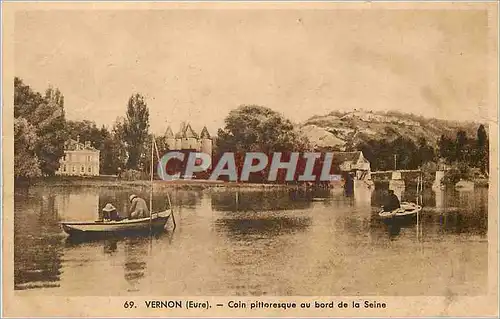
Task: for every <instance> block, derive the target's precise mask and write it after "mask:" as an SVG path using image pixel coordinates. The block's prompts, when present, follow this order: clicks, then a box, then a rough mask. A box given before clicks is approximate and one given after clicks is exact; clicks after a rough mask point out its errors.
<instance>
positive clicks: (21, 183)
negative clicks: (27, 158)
mask: <svg viewBox="0 0 500 319" xmlns="http://www.w3.org/2000/svg"><path fill="white" fill-rule="evenodd" d="M15 186H16V187H31V186H42V187H43V186H52V187H54V186H55V187H57V186H83V187H108V188H149V187H150V186H151V184H150V181H149V180H134V181H130V180H123V179H119V178H118V177H116V176H88V177H84V176H53V177H45V178H38V179H32V180H16V181H15ZM296 187H297V186H296V185H286V184H253V183H237V182H223V181H207V180H177V181H163V180H154V181H153V188H154V189H155V190H162V189H182V190H213V191H218V190H222V189H224V190H226V189H241V190H258V191H262V190H275V189H291V188H296Z"/></svg>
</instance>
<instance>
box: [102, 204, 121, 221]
mask: <svg viewBox="0 0 500 319" xmlns="http://www.w3.org/2000/svg"><path fill="white" fill-rule="evenodd" d="M99 220H100V221H102V220H113V221H118V220H121V217H120V215H119V214H118V212H117V211H116V207H115V206H113V204H110V203H108V204H106V206H104V208H103V209H102V216H99Z"/></svg>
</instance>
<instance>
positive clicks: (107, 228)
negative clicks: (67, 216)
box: [60, 211, 171, 235]
mask: <svg viewBox="0 0 500 319" xmlns="http://www.w3.org/2000/svg"><path fill="white" fill-rule="evenodd" d="M170 216H171V212H170V211H162V212H158V213H153V214H152V216H151V218H149V217H146V218H140V219H124V220H120V221H84V222H66V221H65V222H61V223H60V225H61V226H62V229H63V230H64V231H65V232H66V233H67V234H68V235H84V234H89V235H93V234H113V233H142V232H149V231H150V230H151V231H159V230H162V229H163V228H165V224H166V223H167V221H168V219H169V218H170Z"/></svg>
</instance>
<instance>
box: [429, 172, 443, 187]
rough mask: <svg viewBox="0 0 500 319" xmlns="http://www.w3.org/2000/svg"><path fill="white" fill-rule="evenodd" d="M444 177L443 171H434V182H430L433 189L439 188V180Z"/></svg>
mask: <svg viewBox="0 0 500 319" xmlns="http://www.w3.org/2000/svg"><path fill="white" fill-rule="evenodd" d="M443 178H444V171H436V177H435V179H434V183H433V184H432V188H433V189H440V188H441V181H442V180H443Z"/></svg>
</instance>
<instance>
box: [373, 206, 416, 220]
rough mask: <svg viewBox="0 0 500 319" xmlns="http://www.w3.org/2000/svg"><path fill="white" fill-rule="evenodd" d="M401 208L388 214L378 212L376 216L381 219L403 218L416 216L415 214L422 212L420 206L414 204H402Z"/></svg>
mask: <svg viewBox="0 0 500 319" xmlns="http://www.w3.org/2000/svg"><path fill="white" fill-rule="evenodd" d="M400 206H401V208H398V209H395V210H393V211H390V212H385V211H383V210H382V211H380V212H379V213H378V215H379V216H380V217H381V218H382V219H390V218H398V217H400V218H404V217H413V216H416V214H417V213H420V212H421V211H422V206H420V205H417V204H415V203H409V202H402V203H401V205H400Z"/></svg>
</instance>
